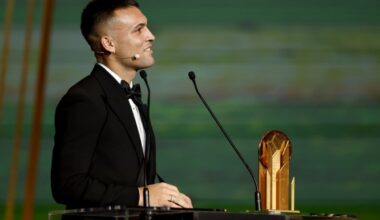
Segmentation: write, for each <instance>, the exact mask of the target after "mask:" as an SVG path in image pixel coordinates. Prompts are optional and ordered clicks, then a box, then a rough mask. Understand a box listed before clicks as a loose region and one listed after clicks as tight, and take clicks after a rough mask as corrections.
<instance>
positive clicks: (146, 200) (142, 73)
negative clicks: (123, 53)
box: [135, 54, 150, 208]
mask: <svg viewBox="0 0 380 220" xmlns="http://www.w3.org/2000/svg"><path fill="white" fill-rule="evenodd" d="M135 56H136V59H138V58H139V57H140V55H139V54H136V55H135ZM140 76H141V78H143V80H144V82H145V85H146V87H147V89H148V104H147V105H148V113H147V116H146V115H145V114H144V112H142V115H143V117H144V118H145V119H147V120H146V123H147V126H148V127H149V125H150V114H149V108H150V87H149V84H148V80H147V74H146V71H145V70H141V71H140ZM141 110H142V109H141ZM145 130H146V134H147V135H149V137H150V133H149V128H146V129H145ZM147 139H148V138H146V139H145V142H146V141H147ZM149 140H150V138H149ZM145 147H148V144H147V143H145ZM149 148H150V147H149ZM149 148H147V150H146V151H145V157H144V190H143V193H144V207H145V208H149V207H150V204H149V201H150V198H149V189H148V187H147V178H148V177H147V174H146V170H147V160H148V157H149V154H150V152H149Z"/></svg>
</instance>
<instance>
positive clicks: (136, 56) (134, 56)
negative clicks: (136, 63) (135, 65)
mask: <svg viewBox="0 0 380 220" xmlns="http://www.w3.org/2000/svg"><path fill="white" fill-rule="evenodd" d="M132 58H133V59H134V60H137V59H139V58H140V54H138V53H136V54H135V55H133V57H132Z"/></svg>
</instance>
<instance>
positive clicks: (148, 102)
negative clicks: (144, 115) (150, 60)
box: [135, 54, 150, 121]
mask: <svg viewBox="0 0 380 220" xmlns="http://www.w3.org/2000/svg"><path fill="white" fill-rule="evenodd" d="M137 55H138V56H137ZM135 56H136V57H137V58H136V59H138V58H139V57H140V55H139V54H136V55H135ZM140 76H141V78H142V79H143V80H144V82H145V85H146V88H147V89H148V101H147V105H148V118H149V121H150V87H149V84H148V79H147V74H146V71H145V70H141V71H140Z"/></svg>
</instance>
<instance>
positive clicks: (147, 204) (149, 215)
mask: <svg viewBox="0 0 380 220" xmlns="http://www.w3.org/2000/svg"><path fill="white" fill-rule="evenodd" d="M140 76H141V78H143V80H144V82H145V85H146V87H147V89H148V104H147V105H148V113H147V115H148V116H146V115H145V113H144V111H143V109H142V108H141V112H142V115H143V118H144V119H145V121H146V124H147V126H148V128H147V129H146V131H147V132H146V133H147V136H148V135H149V137H150V131H149V127H150V88H149V84H148V81H147V74H146V72H145V71H144V70H141V71H140ZM147 140H148V138H145V148H146V151H145V155H144V189H143V194H144V195H143V200H144V201H143V202H144V212H143V213H142V214H143V217H144V219H146V220H151V219H153V212H152V210H151V209H150V202H149V201H150V196H149V189H148V187H147V185H148V180H147V179H148V177H147V168H148V165H147V160H148V159H147V158H148V157H149V154H150V145H149V147H148V148H147V146H148V144H147ZM149 140H150V138H149Z"/></svg>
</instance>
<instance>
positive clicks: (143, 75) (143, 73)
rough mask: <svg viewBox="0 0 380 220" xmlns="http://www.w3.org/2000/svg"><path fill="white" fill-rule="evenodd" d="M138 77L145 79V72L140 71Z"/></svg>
mask: <svg viewBox="0 0 380 220" xmlns="http://www.w3.org/2000/svg"><path fill="white" fill-rule="evenodd" d="M140 76H141V78H143V79H145V78H146V71H145V70H141V71H140Z"/></svg>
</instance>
